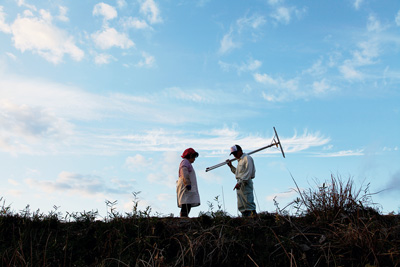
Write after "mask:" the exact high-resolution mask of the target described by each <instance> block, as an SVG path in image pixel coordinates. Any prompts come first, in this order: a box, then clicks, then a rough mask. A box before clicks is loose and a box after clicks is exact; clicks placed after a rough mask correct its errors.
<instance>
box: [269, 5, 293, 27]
mask: <svg viewBox="0 0 400 267" xmlns="http://www.w3.org/2000/svg"><path fill="white" fill-rule="evenodd" d="M271 17H272V18H274V19H275V20H276V21H278V22H281V23H284V24H289V23H290V20H291V10H290V9H289V8H287V7H283V6H281V7H278V8H277V9H276V10H275V12H274V13H273V14H271Z"/></svg>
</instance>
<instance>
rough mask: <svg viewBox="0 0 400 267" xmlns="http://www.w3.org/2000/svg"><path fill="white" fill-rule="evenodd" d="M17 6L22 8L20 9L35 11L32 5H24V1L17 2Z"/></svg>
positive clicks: (18, 0)
mask: <svg viewBox="0 0 400 267" xmlns="http://www.w3.org/2000/svg"><path fill="white" fill-rule="evenodd" d="M17 4H18V6H20V7H21V6H22V7H26V8H29V9H32V10H34V11H36V7H35V6H34V5H29V4H27V3H25V0H17Z"/></svg>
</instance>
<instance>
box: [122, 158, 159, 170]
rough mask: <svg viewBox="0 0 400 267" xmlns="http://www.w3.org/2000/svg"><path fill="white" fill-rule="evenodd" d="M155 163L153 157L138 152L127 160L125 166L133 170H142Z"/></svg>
mask: <svg viewBox="0 0 400 267" xmlns="http://www.w3.org/2000/svg"><path fill="white" fill-rule="evenodd" d="M152 164H153V159H151V158H145V157H144V156H142V155H141V154H136V155H135V156H133V157H128V158H127V159H126V160H125V166H127V167H128V168H129V169H130V170H131V171H141V170H143V168H145V167H148V166H150V165H152Z"/></svg>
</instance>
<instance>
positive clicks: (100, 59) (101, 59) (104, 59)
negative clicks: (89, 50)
mask: <svg viewBox="0 0 400 267" xmlns="http://www.w3.org/2000/svg"><path fill="white" fill-rule="evenodd" d="M112 60H116V59H115V57H113V56H112V55H109V54H98V55H96V56H95V58H94V62H95V63H96V64H98V65H103V64H108V63H110V62H111V61H112Z"/></svg>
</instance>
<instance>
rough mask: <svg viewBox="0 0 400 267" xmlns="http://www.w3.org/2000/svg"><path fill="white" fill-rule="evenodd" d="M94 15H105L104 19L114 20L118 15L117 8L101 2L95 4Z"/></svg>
mask: <svg viewBox="0 0 400 267" xmlns="http://www.w3.org/2000/svg"><path fill="white" fill-rule="evenodd" d="M93 15H94V16H103V17H104V20H106V21H107V20H112V19H115V18H116V17H117V16H118V13H117V10H115V8H114V7H112V6H110V5H108V4H105V3H99V4H97V5H95V6H94V8H93Z"/></svg>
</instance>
